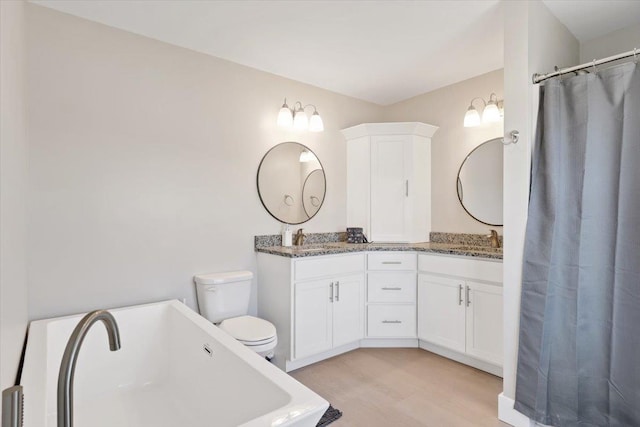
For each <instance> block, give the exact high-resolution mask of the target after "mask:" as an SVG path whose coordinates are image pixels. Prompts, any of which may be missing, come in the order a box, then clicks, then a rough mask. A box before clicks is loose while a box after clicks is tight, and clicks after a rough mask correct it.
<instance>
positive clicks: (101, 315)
mask: <svg viewBox="0 0 640 427" xmlns="http://www.w3.org/2000/svg"><path fill="white" fill-rule="evenodd" d="M98 321H101V322H102V323H104V326H105V328H107V335H108V336H109V349H110V350H111V351H117V350H120V331H119V330H118V324H117V323H116V319H115V318H114V317H113V315H112V314H111V313H109V312H108V311H106V310H96V311H92V312H91V313H89V314H87V315H86V316H84V317H83V318H82V320H80V322H79V323H78V325H77V326H76V328H75V329H74V330H73V333H72V334H71V337H70V338H69V342H67V347H66V348H65V350H64V355H63V356H62V363H61V364H60V373H59V374H58V427H72V426H73V376H74V373H75V370H76V362H77V360H78V353H79V352H80V347H82V341H84V337H85V336H86V335H87V332H89V329H91V326H93V324H94V323H96V322H98Z"/></svg>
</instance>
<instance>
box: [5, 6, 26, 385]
mask: <svg viewBox="0 0 640 427" xmlns="http://www.w3.org/2000/svg"><path fill="white" fill-rule="evenodd" d="M24 12H25V5H24V3H23V2H22V1H0V389H5V388H6V387H9V386H12V385H13V384H14V381H15V377H16V372H17V367H18V361H19V360H20V353H21V351H22V343H23V342H24V336H25V331H26V327H27V272H26V262H27V261H26V249H25V248H26V225H25V217H26V201H25V194H26V183H27V138H26V117H25V99H24V98H25V97H24V65H25V64H24V61H25V57H24V46H25V34H24V31H25V28H24V27H25V18H24Z"/></svg>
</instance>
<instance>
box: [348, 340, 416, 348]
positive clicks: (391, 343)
mask: <svg viewBox="0 0 640 427" xmlns="http://www.w3.org/2000/svg"><path fill="white" fill-rule="evenodd" d="M360 347H362V348H376V347H377V348H380V347H382V348H394V347H397V348H418V339H417V338H365V339H363V340H362V341H360Z"/></svg>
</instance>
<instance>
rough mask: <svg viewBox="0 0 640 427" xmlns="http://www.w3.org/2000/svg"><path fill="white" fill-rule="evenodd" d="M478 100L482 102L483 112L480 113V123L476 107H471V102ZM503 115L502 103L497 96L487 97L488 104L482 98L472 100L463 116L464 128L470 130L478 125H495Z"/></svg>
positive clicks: (493, 94)
mask: <svg viewBox="0 0 640 427" xmlns="http://www.w3.org/2000/svg"><path fill="white" fill-rule="evenodd" d="M477 99H479V100H480V101H482V103H483V104H484V105H483V111H482V121H481V120H480V114H479V113H478V110H476V107H474V106H473V101H475V100H477ZM503 115H504V101H499V100H498V96H497V95H496V94H495V93H492V94H491V95H490V96H489V102H486V101H485V100H484V98H480V97H477V98H473V99H472V100H471V104H469V108H467V112H466V113H465V115H464V127H466V128H470V127H475V126H479V125H480V123H495V122H498V121H500V119H501V118H502V116H503Z"/></svg>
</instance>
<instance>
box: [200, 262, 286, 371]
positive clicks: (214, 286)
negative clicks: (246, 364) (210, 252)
mask: <svg viewBox="0 0 640 427" xmlns="http://www.w3.org/2000/svg"><path fill="white" fill-rule="evenodd" d="M252 278H253V273H251V272H250V271H228V272H224V273H211V274H199V275H197V276H195V277H194V279H195V282H196V291H197V295H198V307H199V309H200V314H201V315H202V316H204V317H205V318H207V319H208V320H209V321H211V322H213V323H215V324H216V325H217V326H218V327H219V328H220V329H222V330H223V331H225V332H226V333H228V334H229V335H231V336H232V337H234V338H235V339H237V340H238V341H240V342H241V343H242V344H244V345H246V346H247V347H248V348H250V349H251V350H253V351H255V352H256V353H258V354H259V355H260V356H263V357H266V358H267V359H271V358H272V357H273V353H274V348H275V347H276V344H277V343H278V337H277V335H276V328H275V326H273V324H272V323H271V322H268V321H266V320H264V319H259V318H257V317H253V316H248V315H247V311H249V297H250V295H251V279H252Z"/></svg>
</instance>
